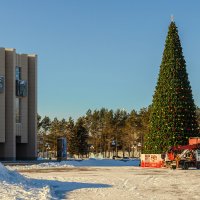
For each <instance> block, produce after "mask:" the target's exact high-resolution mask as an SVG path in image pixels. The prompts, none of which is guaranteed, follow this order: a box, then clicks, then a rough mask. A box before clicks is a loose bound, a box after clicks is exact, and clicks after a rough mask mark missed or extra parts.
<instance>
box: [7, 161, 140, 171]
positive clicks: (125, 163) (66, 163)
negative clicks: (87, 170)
mask: <svg viewBox="0 0 200 200" xmlns="http://www.w3.org/2000/svg"><path fill="white" fill-rule="evenodd" d="M139 163H140V161H139V159H132V160H111V159H94V158H92V159H87V160H67V161H61V162H44V163H41V164H37V165H35V164H34V165H22V166H19V165H18V166H12V167H9V169H11V170H25V169H43V168H66V167H69V168H70V167H89V166H90V167H120V166H121V167H122V166H139Z"/></svg>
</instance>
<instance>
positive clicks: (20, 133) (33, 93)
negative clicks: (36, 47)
mask: <svg viewBox="0 0 200 200" xmlns="http://www.w3.org/2000/svg"><path fill="white" fill-rule="evenodd" d="M36 133H37V55H35V54H33V55H32V54H17V53H16V50H15V49H8V48H0V160H16V159H19V160H24V159H28V160H29V159H35V158H36V157H37V140H36Z"/></svg>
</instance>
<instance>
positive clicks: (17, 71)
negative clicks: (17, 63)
mask: <svg viewBox="0 0 200 200" xmlns="http://www.w3.org/2000/svg"><path fill="white" fill-rule="evenodd" d="M15 76H16V80H21V67H16V69H15Z"/></svg>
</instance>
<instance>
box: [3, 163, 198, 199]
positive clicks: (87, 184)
mask: <svg viewBox="0 0 200 200" xmlns="http://www.w3.org/2000/svg"><path fill="white" fill-rule="evenodd" d="M91 166H92V167H91ZM136 166H138V160H132V161H127V162H124V161H117V160H86V161H79V162H78V161H69V162H61V163H48V164H44V163H43V164H40V165H32V166H29V167H27V166H26V167H25V166H17V167H8V169H9V170H8V169H7V168H5V167H4V166H2V165H1V164H0V199H6V200H7V199H8V200H9V199H20V200H21V199H29V200H30V199H34V200H35V199H38V200H39V199H40V200H43V199H69V200H72V199H73V200H90V199H95V200H100V199H108V200H113V199H115V200H118V199H119V200H121V199H123V200H126V199H128V200H129V199H130V200H137V199H144V200H147V199H148V200H149V199H150V200H151V199H152V200H164V199H166V200H172V199H173V200H187V199H191V200H195V199H198V200H199V199H200V192H199V188H200V170H186V171H184V170H169V169H143V168H140V167H136ZM15 170H17V171H18V172H19V173H18V172H17V171H15Z"/></svg>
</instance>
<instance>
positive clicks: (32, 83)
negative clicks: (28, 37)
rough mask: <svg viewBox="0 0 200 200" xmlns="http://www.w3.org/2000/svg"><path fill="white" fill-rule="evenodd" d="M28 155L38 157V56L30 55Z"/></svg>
mask: <svg viewBox="0 0 200 200" xmlns="http://www.w3.org/2000/svg"><path fill="white" fill-rule="evenodd" d="M28 80H29V84H28V105H29V107H28V147H27V150H28V155H29V156H30V158H32V159H34V158H36V157H37V56H36V55H28Z"/></svg>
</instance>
